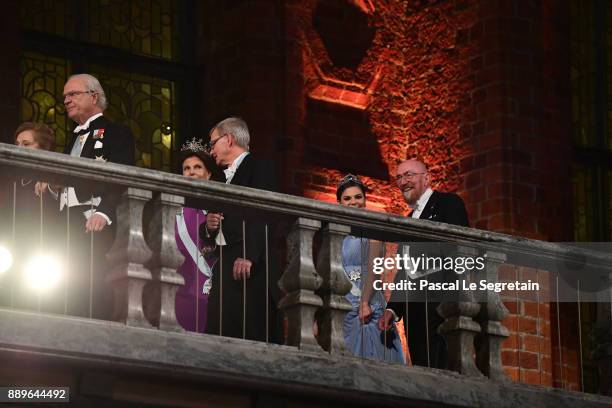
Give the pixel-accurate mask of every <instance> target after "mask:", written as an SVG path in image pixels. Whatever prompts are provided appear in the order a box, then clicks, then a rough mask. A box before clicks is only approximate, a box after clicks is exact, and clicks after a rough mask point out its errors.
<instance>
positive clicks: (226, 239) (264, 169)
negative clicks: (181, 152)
mask: <svg viewBox="0 0 612 408" xmlns="http://www.w3.org/2000/svg"><path fill="white" fill-rule="evenodd" d="M249 143H250V135H249V130H248V127H247V124H246V123H245V122H244V121H243V120H242V119H240V118H235V117H230V118H227V119H225V120H223V121H221V122H219V123H218V124H217V125H215V126H214V127H213V129H212V130H211V132H210V141H209V143H208V149H209V152H210V155H211V156H212V157H213V158H214V159H215V161H216V163H217V165H219V166H220V167H225V170H224V172H225V177H226V183H227V184H232V185H237V186H244V187H252V188H258V189H262V190H268V191H277V190H278V181H277V176H276V171H275V169H274V165H273V163H272V162H270V161H266V160H261V159H258V158H257V157H255V156H254V155H252V154H251V153H250V152H249ZM243 221H244V233H243ZM265 225H266V224H265V222H264V221H263V220H261V219H260V218H258V217H254V216H250V217H249V216H247V217H245V216H244V215H243V214H241V212H240V211H236V210H234V211H233V212H231V211H230V210H228V211H213V212H211V213H209V214H208V216H207V219H206V224H205V225H203V226H202V227H201V229H200V236H201V237H202V238H203V239H205V240H214V241H215V243H216V244H217V245H218V246H219V248H218V249H217V251H218V252H217V254H218V255H219V256H220V257H221V258H222V259H221V261H220V262H217V263H216V264H215V266H214V268H213V278H212V279H213V283H212V288H211V292H210V295H209V299H208V320H207V322H208V323H207V329H206V331H207V333H211V334H221V335H223V336H227V337H238V338H241V337H243V336H244V337H245V338H247V339H251V340H260V341H262V340H266V317H267V319H268V323H269V329H268V335H269V340H270V341H274V342H276V341H279V333H278V332H277V329H278V324H277V321H276V320H277V312H276V304H277V301H278V298H279V292H278V289H277V281H278V276H277V267H276V262H275V257H274V256H273V255H272V254H271V253H270V254H268V255H269V256H268V257H267V258H268V262H269V264H268V268H267V271H268V285H269V290H268V291H266V242H265V238H266V236H265ZM268 232H269V233H268V239H269V240H270V239H271V238H272V231H271V229H269V231H268ZM269 251H272V248H271V245H270V249H269ZM243 285H244V287H246V305H244V304H243V300H244V297H245V293H244V290H243V289H244V287H243ZM266 299H268V304H269V308H268V314H267V315H266ZM221 300H222V301H223V304H222V305H221ZM243 307H244V310H245V311H246V315H245V314H244V313H243ZM243 319H246V320H244V324H245V325H246V327H245V331H244V332H243Z"/></svg>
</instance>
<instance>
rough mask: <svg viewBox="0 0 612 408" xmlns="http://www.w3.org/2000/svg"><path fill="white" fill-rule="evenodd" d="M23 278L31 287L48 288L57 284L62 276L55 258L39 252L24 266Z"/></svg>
mask: <svg viewBox="0 0 612 408" xmlns="http://www.w3.org/2000/svg"><path fill="white" fill-rule="evenodd" d="M25 278H26V281H27V283H28V286H30V287H31V288H32V289H35V290H40V291H44V290H49V289H52V288H54V287H55V286H57V284H58V283H59V281H60V280H61V278H62V268H61V265H60V263H59V262H58V260H57V259H55V258H54V257H52V256H49V255H45V254H39V255H36V256H34V257H33V258H32V259H31V260H30V261H29V262H28V263H27V265H26V266H25Z"/></svg>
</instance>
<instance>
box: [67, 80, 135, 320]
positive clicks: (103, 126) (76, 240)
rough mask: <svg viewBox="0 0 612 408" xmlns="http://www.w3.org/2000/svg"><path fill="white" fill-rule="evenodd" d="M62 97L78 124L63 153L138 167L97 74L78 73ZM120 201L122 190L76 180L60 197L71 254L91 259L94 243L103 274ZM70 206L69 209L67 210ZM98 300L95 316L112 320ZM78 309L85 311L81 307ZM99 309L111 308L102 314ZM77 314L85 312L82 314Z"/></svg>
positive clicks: (83, 267) (76, 265)
mask: <svg viewBox="0 0 612 408" xmlns="http://www.w3.org/2000/svg"><path fill="white" fill-rule="evenodd" d="M63 97H64V106H65V108H66V113H67V114H68V117H69V118H70V119H72V120H73V121H74V122H75V123H76V127H75V128H74V131H73V134H72V137H71V138H70V139H69V142H68V143H67V144H66V148H65V149H64V153H65V154H69V155H70V156H73V157H84V158H89V159H94V160H97V161H101V162H113V163H121V164H129V165H133V164H134V137H133V136H132V131H131V130H130V129H129V128H128V127H126V126H122V125H119V124H116V123H113V122H111V121H110V120H108V119H107V118H106V117H104V115H103V112H104V110H105V109H106V107H107V99H106V95H105V93H104V89H102V86H101V85H100V82H99V81H98V80H97V79H96V78H95V77H94V76H92V75H89V74H79V75H73V76H71V77H70V78H68V81H67V82H66V84H65V85H64V93H63ZM119 197H120V191H118V190H116V188H113V187H112V186H103V185H101V184H98V183H91V182H90V183H82V182H80V183H79V182H77V186H76V187H74V188H73V187H65V188H64V189H63V191H62V194H61V195H60V197H59V198H60V210H61V211H62V213H63V214H68V213H69V220H70V225H71V232H70V244H71V245H73V246H74V247H73V248H72V249H71V254H75V255H73V256H80V260H84V259H85V258H88V257H86V256H85V254H89V252H90V251H91V250H90V246H91V241H92V240H93V245H94V251H93V254H91V256H92V257H93V258H94V262H93V264H94V265H95V267H96V269H99V270H100V271H102V270H103V268H104V262H105V255H106V253H107V252H108V250H109V249H110V246H111V244H112V241H113V232H112V229H113V228H112V227H109V226H111V225H112V226H113V227H114V225H113V221H114V217H115V207H116V205H117V203H118V200H119ZM68 208H69V209H70V211H67V209H68ZM66 216H68V215H66ZM92 233H95V236H94V237H92V236H91V234H92ZM71 264H72V268H71V269H72V270H73V271H74V272H75V274H76V273H77V272H78V273H81V274H82V273H85V272H86V271H88V270H89V266H88V262H87V261H83V262H78V261H77V260H72V259H71ZM100 275H103V273H96V274H95V276H94V280H95V285H98V286H103V285H104V283H103V276H100ZM79 278H81V277H80V276H73V277H71V282H72V281H74V280H76V279H79ZM75 286H78V285H75V284H73V285H72V288H73V289H74V288H75ZM83 289H85V288H83ZM100 291H101V288H95V292H96V294H98V293H101V292H100ZM97 297H98V299H95V302H96V303H100V304H102V306H100V307H97V306H96V307H94V310H93V314H94V316H96V317H108V316H107V315H108V314H109V313H110V305H112V298H105V299H99V298H100V297H101V295H100V296H97ZM76 303H78V302H76ZM77 309H82V307H79V306H77ZM95 309H99V310H102V309H106V310H105V311H104V312H102V311H99V310H95ZM98 312H99V313H98ZM78 313H82V310H79V312H78Z"/></svg>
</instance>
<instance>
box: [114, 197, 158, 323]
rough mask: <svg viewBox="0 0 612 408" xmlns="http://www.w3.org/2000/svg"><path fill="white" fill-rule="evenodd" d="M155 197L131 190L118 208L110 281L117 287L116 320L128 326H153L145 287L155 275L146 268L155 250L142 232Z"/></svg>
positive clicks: (115, 297)
mask: <svg viewBox="0 0 612 408" xmlns="http://www.w3.org/2000/svg"><path fill="white" fill-rule="evenodd" d="M151 197H152V194H151V192H150V191H147V190H141V189H138V188H131V187H130V188H128V189H127V190H126V191H125V192H124V193H123V196H122V197H121V202H120V203H119V206H118V207H117V216H116V223H117V229H116V233H115V242H114V243H113V246H112V248H111V249H110V251H109V253H108V255H107V258H108V260H109V263H110V270H109V273H108V275H107V276H106V280H107V282H108V283H109V284H110V286H111V287H112V288H113V293H114V311H113V320H116V321H118V322H122V323H125V324H126V325H128V326H138V327H151V323H150V322H149V321H148V320H147V319H146V318H145V314H144V309H143V288H144V286H145V284H146V283H147V282H150V281H151V272H150V271H149V270H148V269H147V268H146V267H145V266H144V264H146V263H147V262H148V261H149V259H150V258H151V254H152V253H151V250H150V249H149V247H148V246H147V243H146V242H145V239H144V236H143V231H142V213H143V209H144V206H145V204H146V203H147V201H149V200H150V199H151Z"/></svg>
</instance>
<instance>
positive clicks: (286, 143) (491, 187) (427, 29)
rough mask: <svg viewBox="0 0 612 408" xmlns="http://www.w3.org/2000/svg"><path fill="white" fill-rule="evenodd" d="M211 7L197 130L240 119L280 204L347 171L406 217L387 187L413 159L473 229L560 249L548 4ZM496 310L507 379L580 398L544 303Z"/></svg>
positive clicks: (566, 157)
mask: <svg viewBox="0 0 612 408" xmlns="http://www.w3.org/2000/svg"><path fill="white" fill-rule="evenodd" d="M210 4H211V6H210V8H208V9H205V10H203V12H202V16H203V21H204V24H203V32H202V33H201V38H200V41H201V42H202V44H205V46H204V47H203V49H202V54H201V56H200V58H201V60H202V64H203V71H204V72H206V75H205V77H204V80H203V83H202V88H203V90H202V94H203V95H205V96H204V98H205V99H204V110H203V112H204V120H205V121H206V123H207V124H210V123H212V122H213V121H214V120H218V119H219V118H221V117H222V116H226V115H227V114H229V113H235V114H239V115H242V116H243V117H244V118H245V119H246V120H247V121H248V122H249V124H250V126H251V128H252V129H251V130H252V134H253V138H254V141H253V151H254V152H255V153H258V154H264V153H265V154H267V155H269V156H272V157H274V158H275V159H276V160H277V162H278V163H279V164H280V167H281V170H282V175H283V186H284V192H287V193H291V194H297V195H304V196H306V197H311V198H315V199H319V200H325V201H331V202H333V201H335V195H334V191H335V185H336V183H337V181H338V180H339V178H340V177H341V176H342V175H344V174H346V173H347V172H352V173H355V174H358V175H360V176H361V177H363V178H364V179H365V180H366V181H367V182H368V184H369V185H370V186H371V187H372V190H373V191H372V193H371V194H370V195H369V201H370V203H369V205H370V207H371V208H373V209H375V210H378V211H387V212H392V213H396V214H404V213H405V211H406V206H405V204H404V201H403V199H402V197H401V195H400V194H399V192H398V191H397V189H396V188H395V186H394V184H393V183H392V182H391V180H392V176H393V174H394V172H395V167H396V165H397V163H398V162H399V161H401V160H402V159H404V158H407V157H419V158H421V159H422V160H424V161H425V162H426V163H427V164H428V165H429V168H430V171H431V173H432V175H433V183H434V186H435V188H438V189H441V190H447V191H455V192H458V193H459V194H460V195H461V196H462V197H463V198H464V200H465V202H466V205H467V208H468V212H469V215H470V220H471V224H472V226H474V227H476V228H481V229H485V230H492V231H498V232H505V233H510V234H515V235H521V236H527V237H533V238H537V239H544V240H552V241H560V240H568V239H570V238H571V225H572V223H571V215H570V205H571V204H570V202H569V200H570V196H571V188H570V186H571V183H570V173H569V164H568V163H569V161H570V150H569V149H570V140H569V135H570V132H569V126H570V123H569V118H570V115H569V61H568V59H569V57H568V54H569V52H568V48H569V38H568V37H569V29H568V23H569V22H568V16H567V8H566V7H559V4H558V3H556V2H552V1H550V0H544V1H542V2H529V1H522V0H516V1H510V0H506V1H492V0H465V1H461V0H456V1H451V0H446V1H426V0H422V1H419V0H414V1H399V0H388V1H374V0H325V1H315V0H288V1H264V0H260V1H249V2H240V1H238V2H235V3H233V5H232V6H228V5H227V4H228V3H227V2H222V1H218V2H217V4H215V2H210ZM211 40H212V41H211ZM506 273H507V274H509V275H512V276H515V275H516V274H518V276H521V277H526V278H529V277H533V276H532V275H533V274H534V273H535V271H532V270H526V269H520V270H518V271H517V270H510V271H507V272H506ZM539 279H540V280H542V279H545V278H543V277H541V276H540V277H539ZM506 305H507V307H508V309H509V310H510V312H511V315H510V316H509V317H508V319H507V320H506V322H505V323H506V326H507V327H508V328H509V330H510V332H511V335H510V338H509V339H508V340H507V341H506V342H505V344H504V351H503V362H504V364H505V366H506V370H507V373H508V375H510V376H511V378H513V379H515V380H520V381H524V382H529V383H542V384H545V385H553V384H554V385H556V386H563V387H566V388H571V389H579V382H578V379H579V372H578V370H577V346H576V344H575V339H574V338H573V337H574V336H568V335H562V336H561V338H562V339H563V342H562V351H561V353H559V349H558V346H557V344H558V342H557V335H558V332H557V320H556V316H557V314H556V309H555V308H554V305H552V306H551V305H548V304H541V305H539V306H538V305H537V303H535V302H534V300H533V299H531V300H529V299H527V300H523V299H519V300H518V301H517V300H516V299H507V300H506ZM571 309H572V308H571V307H568V309H567V310H563V312H562V315H563V322H561V323H562V324H561V333H566V334H567V333H576V330H573V329H572V328H574V329H576V327H575V324H574V323H573V317H574V316H575V310H574V311H572V310H571ZM560 354H561V357H559V355H560ZM561 366H563V368H562V367H561ZM561 372H563V378H561Z"/></svg>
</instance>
